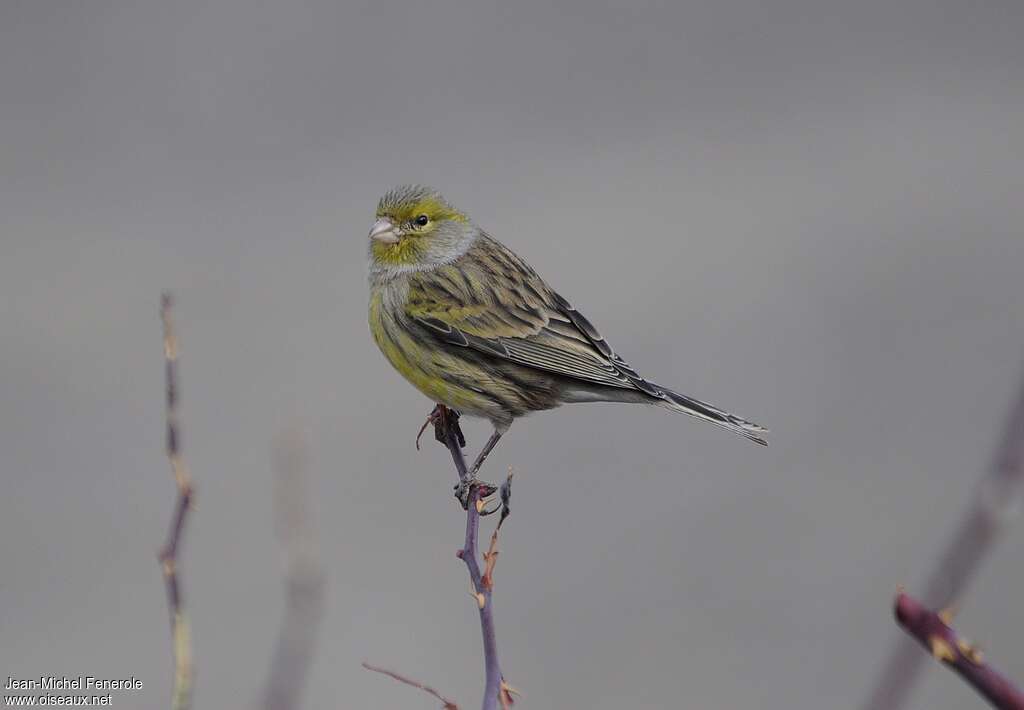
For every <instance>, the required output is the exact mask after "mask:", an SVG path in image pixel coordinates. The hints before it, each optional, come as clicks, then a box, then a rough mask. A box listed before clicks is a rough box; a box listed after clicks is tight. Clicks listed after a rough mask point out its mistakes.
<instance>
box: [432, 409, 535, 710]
mask: <svg viewBox="0 0 1024 710" xmlns="http://www.w3.org/2000/svg"><path fill="white" fill-rule="evenodd" d="M434 434H435V438H436V439H437V440H438V441H440V442H441V443H442V444H444V445H445V446H446V447H448V451H449V452H450V453H451V455H452V461H453V462H454V463H455V470H456V471H457V472H458V474H459V481H460V482H466V481H467V478H468V475H469V474H468V473H467V469H466V460H465V458H464V457H463V456H462V446H464V445H465V438H464V437H463V435H462V429H461V427H460V426H459V415H458V412H455V411H453V410H451V409H447V408H445V407H442V406H441V405H438V415H437V416H436V418H435V420H434ZM511 479H512V476H511V474H509V478H508V480H507V481H506V482H505V485H503V486H502V516H501V520H500V521H499V523H498V528H500V527H501V523H503V522H504V521H505V518H506V517H507V516H508V499H509V496H510V489H511ZM482 485H483V484H473V485H472V487H471V488H470V491H469V505H467V506H466V539H465V542H464V543H463V545H462V549H461V550H459V552H458V556H459V558H460V559H461V560H462V561H463V562H465V563H466V569H467V570H469V579H470V581H471V582H472V584H473V597H474V599H475V600H476V604H477V608H478V610H479V612H480V631H481V633H482V635H483V641H484V670H485V674H486V675H485V678H486V681H485V686H484V698H483V705H482V708H483V710H496V708H497V707H498V705H499V703H500V705H501V707H502V708H508V707H509V706H511V705H512V703H513V698H512V694H513V693H514V692H515V691H514V690H513V689H512V688H511V687H510V686H508V684H506V683H505V679H504V677H503V676H502V674H501V666H500V665H499V664H498V644H497V640H496V638H495V630H494V610H493V604H492V593H493V578H492V574H493V571H494V561H495V560H496V558H497V554H498V553H497V550H496V549H495V546H496V545H497V535H498V528H495V530H494V534H493V535H492V536H491V541H492V544H491V547H490V549H489V550H488V552H487V555H489V556H490V557H489V559H488V558H487V556H486V555H485V564H486V565H487V568H486V569H487V574H486V576H485V575H484V573H483V572H481V570H480V563H479V562H478V560H477V555H476V550H477V539H478V537H479V533H480V512H481V511H482V510H483V509H484V504H485V503H484V499H485V498H486V497H487V496H488V495H490V494H491V493H493V492H494V489H493V488H488V489H485V490H482Z"/></svg>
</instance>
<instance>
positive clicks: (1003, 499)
mask: <svg viewBox="0 0 1024 710" xmlns="http://www.w3.org/2000/svg"><path fill="white" fill-rule="evenodd" d="M1022 484H1024V382H1022V383H1021V387H1020V390H1019V393H1018V395H1017V400H1016V403H1015V404H1014V405H1013V407H1012V409H1011V410H1010V412H1009V414H1008V416H1007V419H1006V425H1005V429H1004V432H1003V436H1002V438H1001V440H1000V443H999V448H998V449H997V450H996V455H995V459H994V461H993V464H992V467H991V469H990V471H989V473H988V474H987V475H986V476H985V477H984V478H983V479H982V480H981V481H980V482H979V486H978V488H977V491H976V493H975V496H974V500H973V502H972V503H971V507H970V509H969V510H968V512H967V514H966V516H965V517H964V518H963V520H962V521H961V522H960V525H959V527H958V528H957V529H956V531H955V532H954V534H953V536H952V538H951V539H950V541H949V543H948V545H947V547H946V549H945V550H943V553H942V555H941V556H940V557H939V560H938V563H937V565H936V566H935V569H934V571H933V572H932V575H931V577H929V579H928V582H927V584H926V585H925V594H924V598H923V601H924V604H925V605H926V606H927V607H929V608H932V609H946V608H949V607H952V606H953V605H954V604H955V603H956V602H957V601H958V600H960V599H962V597H963V594H964V593H965V591H966V589H967V586H968V583H969V582H970V581H971V579H972V578H973V577H974V574H975V573H976V572H977V570H978V567H979V566H980V565H981V562H982V560H984V559H985V556H986V554H987V553H988V551H989V550H990V549H991V548H992V545H993V543H995V542H996V541H997V540H998V539H999V537H1000V536H1001V535H1002V533H1003V532H1004V530H1005V529H1006V525H1007V523H1008V521H1009V520H1010V518H1011V517H1012V516H1013V514H1014V513H1015V512H1017V508H1018V507H1019V505H1020V494H1021V487H1022ZM922 665H923V657H922V656H921V654H920V653H918V652H917V650H916V649H915V648H914V647H913V646H912V645H911V644H909V643H907V641H906V639H902V638H901V639H899V643H898V644H897V645H896V646H895V647H893V649H892V650H891V651H890V653H889V656H888V657H887V658H886V660H885V664H884V666H883V667H882V671H881V673H880V677H879V679H878V682H877V684H876V685H875V687H874V688H873V689H872V693H871V695H870V696H869V698H868V701H867V703H865V705H864V710H897V708H900V707H902V706H903V704H904V703H905V702H906V700H907V698H908V696H909V695H910V691H911V689H912V687H913V684H914V681H915V679H916V677H917V675H918V673H919V672H920V670H921V668H922Z"/></svg>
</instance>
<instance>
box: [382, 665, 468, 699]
mask: <svg viewBox="0 0 1024 710" xmlns="http://www.w3.org/2000/svg"><path fill="white" fill-rule="evenodd" d="M363 668H365V669H366V670H368V671H373V672H374V673H380V674H382V675H386V676H388V677H390V678H394V679H395V680H397V681H398V682H399V683H405V684H406V685H411V686H412V687H413V688H418V689H420V690H422V691H423V692H424V693H429V694H430V695H433V696H434V697H435V698H437V699H438V700H440V701H441V702H442V703H443V705H442V708H443V710H459V706H458V705H456V704H455V701H454V700H449V699H448V698H446V697H444V696H443V695H441V694H440V693H439V692H437V691H436V690H434V689H433V688H431V687H430V686H429V685H424V684H423V683H420V682H419V681H417V680H413V679H412V678H407V677H406V676H404V675H402V674H401V673H396V672H395V671H389V670H388V669H387V668H380V667H378V666H374V665H370V664H369V663H367V662H366V661H363Z"/></svg>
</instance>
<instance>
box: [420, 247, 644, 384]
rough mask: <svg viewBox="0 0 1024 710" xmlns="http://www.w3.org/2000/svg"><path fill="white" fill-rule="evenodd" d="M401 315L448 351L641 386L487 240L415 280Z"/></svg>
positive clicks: (581, 323)
mask: <svg viewBox="0 0 1024 710" xmlns="http://www.w3.org/2000/svg"><path fill="white" fill-rule="evenodd" d="M406 312H407V315H408V316H409V317H411V318H412V319H413V320H415V321H416V322H417V323H419V324H420V325H422V326H424V327H425V328H427V329H428V330H429V331H430V332H431V333H433V334H434V335H435V336H437V337H440V338H441V339H443V340H444V341H445V342H447V343H448V344H450V345H456V346H459V347H466V348H472V349H473V350H476V351H479V352H482V353H485V354H488V355H492V356H494V357H499V358H503V359H505V360H509V361H511V362H515V363H517V364H519V365H523V366H526V367H532V368H535V369H538V370H543V371H545V372H552V373H555V374H559V375H563V376H566V377H571V378H575V379H579V380H584V381H587V382H592V383H595V384H600V385H606V386H609V387H622V388H628V389H634V388H635V389H643V388H642V387H638V386H637V380H639V381H641V382H644V384H646V382H645V381H644V380H642V378H640V377H639V376H638V375H637V374H636V372H635V371H634V370H633V369H632V368H630V367H629V366H628V365H626V363H625V362H623V361H622V360H621V359H620V358H618V356H616V355H615V353H614V352H613V351H612V349H611V348H610V347H609V346H608V344H607V343H606V342H605V340H604V338H602V337H601V335H600V333H598V332H597V329H596V328H594V326H593V325H592V324H591V323H590V321H588V320H587V319H586V318H584V317H583V316H582V315H580V313H579V312H578V311H576V310H575V309H573V308H572V307H571V306H570V305H569V303H568V301H566V300H565V299H564V298H562V297H561V296H559V295H558V294H557V293H555V292H554V291H552V290H551V288H550V287H548V285H547V284H545V283H544V281H543V280H542V279H541V278H540V277H539V276H538V275H537V274H536V272H534V271H533V269H532V268H530V266H529V265H527V264H526V262H524V261H523V260H522V259H520V258H519V257H518V256H516V255H515V254H513V253H512V252H510V251H509V250H508V249H506V248H505V247H504V246H502V245H501V244H500V243H498V242H497V241H495V240H493V239H491V238H489V237H486V236H484V237H481V238H480V239H479V240H478V241H477V243H476V244H475V245H474V246H473V247H472V249H471V252H470V253H468V254H466V255H465V256H464V257H463V258H462V259H460V260H459V261H458V262H456V263H455V264H451V265H448V266H443V267H440V268H438V269H433V270H430V271H422V272H417V273H415V274H413V275H412V276H411V277H410V290H409V299H408V305H407V308H406Z"/></svg>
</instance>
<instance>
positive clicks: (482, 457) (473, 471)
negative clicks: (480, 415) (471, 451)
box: [469, 427, 508, 478]
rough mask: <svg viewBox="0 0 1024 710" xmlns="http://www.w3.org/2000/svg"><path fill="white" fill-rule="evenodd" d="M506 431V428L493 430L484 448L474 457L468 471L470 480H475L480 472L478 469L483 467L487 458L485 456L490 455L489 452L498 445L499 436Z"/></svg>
mask: <svg viewBox="0 0 1024 710" xmlns="http://www.w3.org/2000/svg"><path fill="white" fill-rule="evenodd" d="M506 431H508V427H503V428H500V429H499V428H498V427H495V428H494V433H493V434H491V438H490V439H488V440H487V443H486V444H484V448H483V449H481V450H480V453H479V454H478V455H477V457H476V461H474V462H473V467H472V468H471V469H469V477H470V478H476V474H477V472H478V471H479V470H480V467H481V466H483V465H484V460H485V459H486V458H487V454H489V453H491V450H492V449H493V448H494V447H495V445H496V444H497V443H498V439H500V438H501V435H502V434H504V433H505V432H506Z"/></svg>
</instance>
